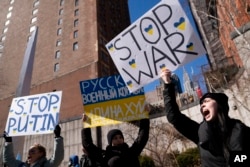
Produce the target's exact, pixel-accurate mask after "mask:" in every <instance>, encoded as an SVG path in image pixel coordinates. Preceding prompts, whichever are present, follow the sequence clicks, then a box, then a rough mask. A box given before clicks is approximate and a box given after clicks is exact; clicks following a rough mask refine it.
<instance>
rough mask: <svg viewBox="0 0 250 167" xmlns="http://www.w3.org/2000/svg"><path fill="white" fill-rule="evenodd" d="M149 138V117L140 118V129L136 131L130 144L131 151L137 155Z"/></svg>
mask: <svg viewBox="0 0 250 167" xmlns="http://www.w3.org/2000/svg"><path fill="white" fill-rule="evenodd" d="M148 138H149V119H148V118H145V119H141V120H140V129H139V132H138V136H137V138H136V139H135V141H134V143H133V145H132V146H131V150H132V153H134V154H135V155H137V156H139V155H140V154H141V152H142V150H143V149H144V147H145V145H146V144H147V142H148Z"/></svg>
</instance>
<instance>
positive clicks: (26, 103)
mask: <svg viewBox="0 0 250 167" xmlns="http://www.w3.org/2000/svg"><path fill="white" fill-rule="evenodd" d="M61 98H62V91H57V92H50V93H44V94H37V95H31V96H23V97H18V98H14V99H13V100H12V103H11V107H10V110H9V115H8V119H7V123H6V127H5V131H6V132H7V133H8V135H9V136H24V135H34V134H49V133H53V131H54V128H55V126H56V125H57V124H58V121H59V111H60V106H61Z"/></svg>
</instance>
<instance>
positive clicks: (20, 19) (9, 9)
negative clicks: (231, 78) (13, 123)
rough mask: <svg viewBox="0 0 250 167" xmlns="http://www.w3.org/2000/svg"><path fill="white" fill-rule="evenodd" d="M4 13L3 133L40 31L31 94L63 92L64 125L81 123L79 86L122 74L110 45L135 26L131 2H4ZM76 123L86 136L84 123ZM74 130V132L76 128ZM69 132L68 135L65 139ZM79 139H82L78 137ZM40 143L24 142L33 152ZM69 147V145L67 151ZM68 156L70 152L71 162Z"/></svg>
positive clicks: (0, 54) (0, 69)
mask: <svg viewBox="0 0 250 167" xmlns="http://www.w3.org/2000/svg"><path fill="white" fill-rule="evenodd" d="M0 11H1V12H0V106H1V107H0V108H1V117H0V132H3V131H4V128H5V124H6V119H7V116H8V111H9V107H10V105H11V100H12V98H14V97H15V92H16V88H17V85H18V80H19V74H20V69H21V66H22V62H23V57H24V54H25V49H26V45H27V42H28V39H29V37H30V35H31V33H32V31H33V30H34V29H35V27H38V36H37V43H36V51H35V61H34V65H33V75H32V83H31V84H32V86H31V89H30V94H40V93H45V92H52V91H56V90H62V91H63V97H62V104H61V111H60V122H61V123H65V124H66V123H68V122H74V120H79V119H80V118H81V115H82V112H83V105H82V99H81V95H80V88H79V81H82V80H87V79H93V78H97V77H103V76H107V75H112V74H115V73H117V70H116V67H115V66H114V64H113V61H112V60H111V57H110V56H109V54H108V52H107V51H106V48H105V44H106V43H107V42H108V41H109V40H111V39H112V38H113V37H115V36H116V35H117V34H118V33H120V32H121V31H122V30H123V29H125V28H126V27H127V26H129V25H130V18H129V11H128V0H119V1H113V0H105V1H103V0H95V1H91V0H84V1H82V0H70V1H69V0H56V1H51V0H22V1H18V0H7V1H0ZM75 124H76V125H75V126H77V128H75V129H77V130H78V131H80V130H79V128H80V127H81V123H75ZM62 126H64V125H62ZM69 128H71V129H73V130H74V127H73V125H72V126H70V127H69ZM66 131H67V130H65V132H62V133H63V134H64V135H65V136H66V135H67V132H66ZM71 135H72V134H71ZM73 136H76V137H78V138H79V140H80V137H79V134H78V132H77V133H73ZM71 137H72V136H71ZM39 138H40V139H39ZM35 139H36V140H38V141H39V140H44V138H43V139H41V137H40V136H38V137H37V136H36V137H33V138H32V137H25V138H24V139H23V140H21V139H20V142H21V143H22V142H24V147H26V145H27V147H28V144H32V142H33V141H34V140H35ZM46 140H47V141H49V140H51V136H49V137H48V139H46ZM79 140H76V142H75V143H74V142H72V145H76V144H79ZM27 143H28V144H27ZM49 143H51V141H50V142H49ZM0 144H1V143H0ZM22 146H23V144H18V146H17V147H16V151H19V152H21V153H25V151H22V150H25V148H22ZM69 146H70V144H68V145H67V143H66V146H65V149H66V150H67V149H69V148H68V147H69ZM78 146H79V145H78ZM78 146H77V147H78ZM77 147H75V148H77ZM72 151H74V152H75V153H77V152H79V151H78V150H77V151H75V150H74V149H71V152H72ZM1 154H2V152H1ZM48 154H49V153H48ZM68 154H70V151H66V155H65V156H66V157H65V159H67V158H68V157H67V156H68ZM1 159H2V156H1V158H0V160H1ZM64 164H65V162H64Z"/></svg>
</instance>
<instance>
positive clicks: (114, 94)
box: [80, 75, 148, 128]
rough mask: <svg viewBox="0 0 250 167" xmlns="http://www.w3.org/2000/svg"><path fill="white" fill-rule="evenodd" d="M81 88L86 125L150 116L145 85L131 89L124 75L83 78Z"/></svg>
mask: <svg viewBox="0 0 250 167" xmlns="http://www.w3.org/2000/svg"><path fill="white" fill-rule="evenodd" d="M80 89H81V95H82V101H83V105H84V113H85V114H86V115H87V117H88V120H87V121H86V122H84V127H85V128H87V127H96V126H103V125H109V124H118V123H121V122H126V121H133V120H139V119H142V118H147V117H148V113H147V112H145V111H144V108H145V105H146V102H145V96H144V90H143V88H141V89H138V90H137V91H135V92H133V93H130V92H129V90H128V88H127V87H126V84H125V83H124V81H123V79H122V77H121V76H120V75H113V76H109V77H103V78H96V79H91V80H85V81H81V82H80Z"/></svg>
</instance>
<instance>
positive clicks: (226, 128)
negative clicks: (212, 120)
mask: <svg viewBox="0 0 250 167" xmlns="http://www.w3.org/2000/svg"><path fill="white" fill-rule="evenodd" d="M217 104H218V103H217ZM226 110H227V109H226ZM217 112H218V127H219V131H220V133H219V134H220V137H221V140H222V144H223V154H224V157H225V160H226V162H227V164H229V148H228V143H229V137H230V135H231V129H232V128H230V127H231V125H230V118H229V116H228V111H225V108H224V107H223V106H221V105H220V104H218V108H217Z"/></svg>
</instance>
